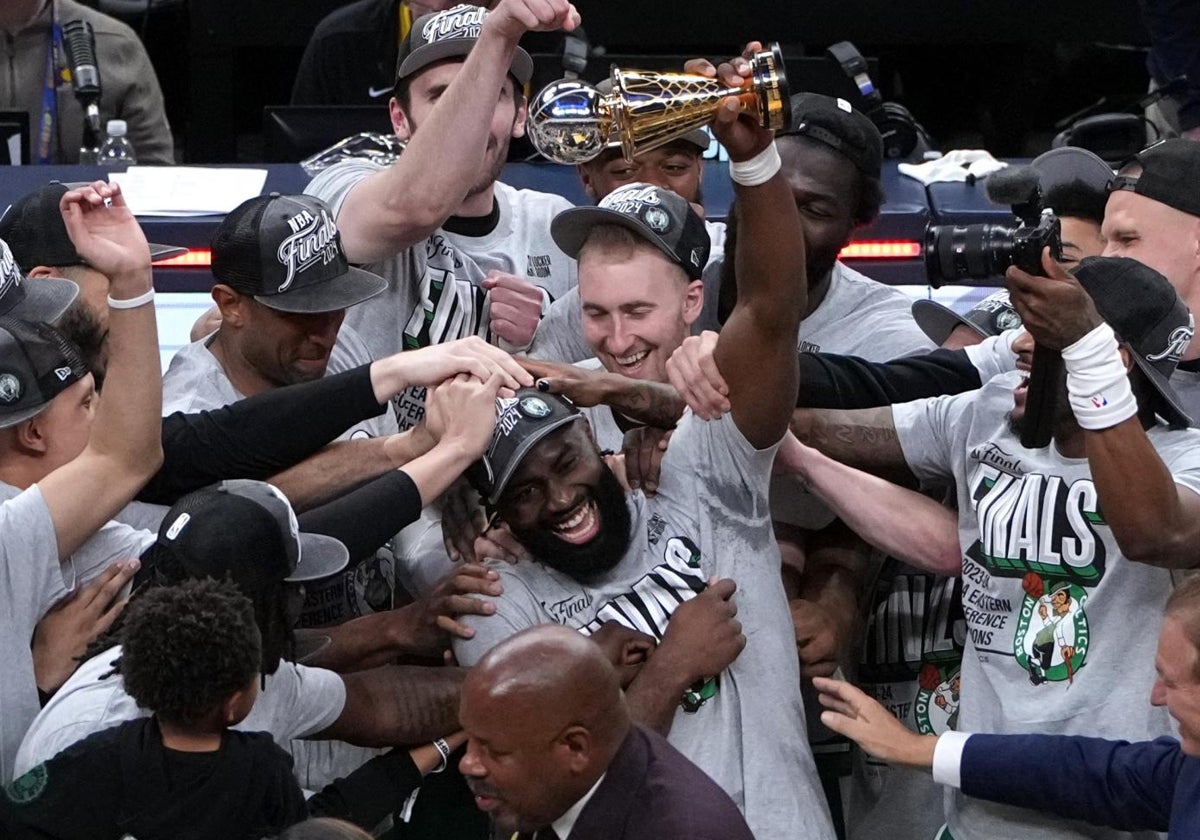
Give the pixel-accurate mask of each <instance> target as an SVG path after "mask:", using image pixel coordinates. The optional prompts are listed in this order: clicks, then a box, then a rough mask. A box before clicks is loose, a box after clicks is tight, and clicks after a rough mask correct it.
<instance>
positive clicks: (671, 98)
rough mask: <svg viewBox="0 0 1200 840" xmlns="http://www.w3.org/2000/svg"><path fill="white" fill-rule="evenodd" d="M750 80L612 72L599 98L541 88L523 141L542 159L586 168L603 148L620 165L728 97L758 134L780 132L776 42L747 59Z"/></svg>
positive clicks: (784, 93)
mask: <svg viewBox="0 0 1200 840" xmlns="http://www.w3.org/2000/svg"><path fill="white" fill-rule="evenodd" d="M750 70H751V76H750V78H749V79H747V80H746V84H745V85H744V86H741V87H729V86H727V85H726V84H724V83H723V82H722V81H721V80H720V79H710V78H708V77H707V76H697V75H693V74H691V73H656V72H652V71H643V70H621V69H619V68H617V67H614V68H613V69H612V89H611V91H609V92H606V93H601V92H600V91H598V90H597V89H596V88H594V87H593V86H591V85H589V84H586V83H584V82H578V81H572V80H569V79H563V80H562V81H559V82H554V83H553V84H551V85H547V86H546V87H545V88H543V89H542V91H541V92H540V93H539V94H538V95H537V96H536V97H534V99H533V102H532V103H531V104H530V106H529V121H528V129H529V139H530V140H531V141H532V142H533V145H534V146H535V147H536V148H537V150H538V151H539V152H541V153H542V154H543V155H545V156H546V157H548V158H550V160H553V161H556V162H558V163H565V164H574V163H586V162H587V161H589V160H591V159H592V158H594V157H596V156H597V155H598V154H600V153H601V152H602V151H604V149H605V147H607V146H609V145H620V147H621V153H622V155H623V156H624V158H625V160H627V161H631V162H632V161H633V158H634V156H635V155H639V154H641V153H642V152H646V151H649V150H650V149H654V148H657V147H658V146H661V145H663V144H664V143H669V142H670V141H671V140H674V139H675V138H676V137H680V136H682V135H684V134H687V133H688V132H689V131H691V130H693V129H696V128H699V127H701V126H703V125H707V124H708V123H710V122H712V120H713V116H714V115H715V113H716V110H717V107H718V106H719V105H720V103H721V100H723V99H725V98H726V97H729V96H736V97H737V99H738V101H739V102H740V103H741V106H742V112H743V113H750V114H756V115H757V116H758V119H759V121H760V122H761V123H762V125H763V127H764V128H769V129H772V130H774V131H778V130H780V129H786V128H788V126H789V124H790V122H791V107H790V106H789V104H788V85H787V76H786V75H785V73H784V69H783V54H782V53H781V52H780V49H779V44H771V46H770V48H769V49H767V50H763V51H762V52H758V53H755V54H754V56H753V57H752V58H751V59H750Z"/></svg>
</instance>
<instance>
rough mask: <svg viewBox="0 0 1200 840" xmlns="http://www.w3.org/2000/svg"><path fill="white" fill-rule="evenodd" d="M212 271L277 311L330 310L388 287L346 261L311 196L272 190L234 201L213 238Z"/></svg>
mask: <svg viewBox="0 0 1200 840" xmlns="http://www.w3.org/2000/svg"><path fill="white" fill-rule="evenodd" d="M212 273H213V277H215V278H216V279H217V282H218V283H224V284H226V285H228V286H230V287H231V288H233V289H234V290H236V291H238V292H240V293H241V294H244V295H250V296H251V297H253V298H254V299H255V300H256V301H258V302H259V303H261V304H263V305H264V306H269V307H271V308H272V309H277V310H279V311H280V312H301V313H313V312H334V311H336V310H338V309H345V308H346V307H349V306H353V305H354V304H356V303H362V302H363V301H364V300H369V299H370V298H373V297H375V296H376V295H378V294H380V293H382V292H383V290H384V289H386V288H387V281H386V280H384V279H383V278H382V277H379V276H378V275H375V274H372V273H371V272H369V271H363V270H362V269H360V268H354V267H352V266H351V265H350V263H349V261H347V259H346V252H345V251H343V250H342V238H341V234H339V233H338V229H337V225H335V224H334V223H333V215H332V214H331V213H330V212H329V208H327V207H326V206H325V203H324V202H323V201H321V200H320V199H319V198H315V197H313V196H311V195H280V194H279V193H271V194H270V195H259V196H255V197H254V198H251V199H249V200H248V201H243V202H242V203H241V204H239V205H238V206H237V207H235V208H233V210H232V211H231V212H230V213H229V215H228V216H226V217H225V220H224V221H223V222H221V226H220V227H219V228H217V235H216V236H215V237H213V242H212Z"/></svg>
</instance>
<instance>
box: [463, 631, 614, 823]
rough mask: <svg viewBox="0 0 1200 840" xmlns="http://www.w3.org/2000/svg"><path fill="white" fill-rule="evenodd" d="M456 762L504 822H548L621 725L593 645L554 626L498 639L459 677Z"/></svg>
mask: <svg viewBox="0 0 1200 840" xmlns="http://www.w3.org/2000/svg"><path fill="white" fill-rule="evenodd" d="M459 717H460V719H461V721H462V725H463V729H465V730H466V732H467V735H468V742H467V753H466V755H465V756H464V757H463V759H462V762H461V763H460V765H459V767H460V769H461V770H462V773H463V775H464V776H465V777H466V779H467V784H468V785H469V786H470V787H471V789H472V791H473V792H474V793H475V797H476V804H477V805H478V806H479V807H480V808H482V809H484V810H486V811H488V812H489V813H490V814H491V816H492V818H493V820H494V821H495V822H496V823H497V824H498V825H500V826H501V827H502V828H504V829H506V830H513V831H533V830H537V829H539V828H543V827H545V826H547V825H549V824H550V823H551V822H553V821H554V820H556V819H558V817H560V816H562V814H563V813H565V812H566V810H567V809H568V808H570V807H571V805H572V804H574V803H575V802H576V801H578V800H579V799H580V798H581V797H582V796H583V794H584V793H586V792H587V791H588V789H590V788H591V787H592V785H593V784H595V782H596V780H597V779H599V778H600V776H601V775H602V774H603V773H604V772H605V770H607V768H608V765H609V764H610V763H611V762H612V759H613V756H615V755H616V753H617V750H618V749H619V748H620V746H621V743H622V741H624V739H625V736H626V735H627V734H628V732H629V727H630V723H629V712H628V710H627V709H626V707H625V699H624V696H623V695H622V694H621V686H620V682H619V679H618V676H617V672H616V670H615V669H614V668H613V666H612V665H611V664H610V663H609V662H608V660H607V658H606V657H605V655H604V653H603V652H602V650H601V649H600V646H599V645H597V644H595V643H594V642H592V641H591V640H589V639H588V638H586V637H585V636H583V635H581V634H579V633H578V632H576V631H574V630H569V629H567V628H565V627H560V626H558V625H542V626H539V627H533V628H530V629H528V630H525V631H523V632H521V633H518V634H517V635H515V636H513V637H511V638H509V639H507V640H506V641H504V642H502V643H501V644H499V645H497V646H496V647H495V648H493V649H492V650H491V651H489V652H488V654H487V655H486V656H485V657H484V658H483V659H482V660H480V662H479V664H477V665H476V666H475V667H474V668H473V669H472V670H471V672H470V673H469V674H468V675H467V678H466V680H465V681H464V682H463V687H462V702H461V703H460V704H459Z"/></svg>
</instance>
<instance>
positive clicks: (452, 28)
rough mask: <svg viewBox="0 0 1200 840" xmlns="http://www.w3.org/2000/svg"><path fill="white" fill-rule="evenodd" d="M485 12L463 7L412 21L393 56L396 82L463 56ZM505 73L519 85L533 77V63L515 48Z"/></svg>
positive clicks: (478, 28)
mask: <svg viewBox="0 0 1200 840" xmlns="http://www.w3.org/2000/svg"><path fill="white" fill-rule="evenodd" d="M487 16H488V10H487V9H485V8H483V7H482V6H473V5H470V4H467V3H463V4H460V5H458V6H454V7H453V8H450V9H446V10H444V11H441V12H428V13H427V14H423V15H421V16H420V17H419V18H417V19H416V20H414V21H413V24H412V28H411V29H409V30H408V34H407V35H406V36H404V40H403V41H401V42H400V52H399V54H398V55H397V56H396V79H397V81H399V80H400V79H404V78H407V77H408V76H411V75H412V74H413V73H416V72H417V71H418V70H421V69H422V68H424V67H427V66H428V65H430V64H433V63H434V62H435V61H441V60H442V59H444V58H457V57H460V56H465V55H466V54H467V53H469V52H470V51H471V48H472V47H474V46H475V42H476V41H478V40H479V35H480V33H481V32H482V31H483V22H484V20H486V19H487ZM508 72H509V73H511V74H512V75H513V76H514V77H516V79H517V81H518V82H520V83H521V84H522V85H527V84H529V79H530V77H532V76H533V59H532V58H530V57H529V53H527V52H525V50H523V49H521V48H520V47H517V48H516V49H515V50H513V57H512V61H510V62H509V65H508Z"/></svg>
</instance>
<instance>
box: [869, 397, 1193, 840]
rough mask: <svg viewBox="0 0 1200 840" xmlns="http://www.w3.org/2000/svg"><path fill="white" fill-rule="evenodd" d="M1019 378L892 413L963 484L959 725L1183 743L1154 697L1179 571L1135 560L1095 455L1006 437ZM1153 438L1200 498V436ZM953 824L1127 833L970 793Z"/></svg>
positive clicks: (1156, 431)
mask: <svg viewBox="0 0 1200 840" xmlns="http://www.w3.org/2000/svg"><path fill="white" fill-rule="evenodd" d="M1020 379H1021V376H1020V374H1008V375H1005V376H999V377H996V378H994V379H992V380H991V381H990V382H988V383H987V384H985V385H984V386H983V388H981V389H980V390H979V391H975V392H970V393H966V394H959V395H956V396H952V397H938V398H935V399H931V400H920V401H917V402H912V403H905V404H902V405H896V406H893V408H892V413H893V416H894V418H895V423H896V430H897V432H898V434H899V439H900V443H901V446H902V447H903V449H904V456H905V459H906V460H907V461H908V464H909V466H910V467H911V468H912V469H913V472H914V473H915V474H916V475H917V477H918V478H920V479H921V480H922V481H928V482H934V483H940V484H945V483H947V482H948V481H950V480H953V481H954V483H955V486H956V488H957V494H958V510H959V541H960V543H961V545H962V550H963V567H962V568H963V572H962V574H963V584H962V595H963V613H964V616H965V619H966V623H967V632H968V636H967V643H966V649H965V651H964V654H963V665H962V701H961V704H960V706H959V728H960V729H961V730H963V731H966V732H989V733H992V732H994V733H1017V732H1047V733H1053V734H1061V735H1091V736H1097V737H1102V738H1116V739H1125V740H1130V741H1142V740H1149V739H1152V738H1155V737H1158V736H1160V735H1166V734H1169V733H1170V732H1171V723H1170V718H1169V716H1168V715H1167V712H1166V709H1163V708H1156V707H1152V706H1151V705H1150V704H1149V702H1148V700H1149V693H1150V688H1151V686H1152V685H1153V683H1154V679H1155V672H1154V656H1155V647H1156V643H1157V638H1158V632H1159V629H1160V627H1161V624H1162V607H1163V604H1164V603H1165V602H1166V599H1167V597H1168V595H1170V592H1171V587H1172V578H1171V574H1170V572H1169V571H1168V570H1165V569H1158V568H1155V567H1153V566H1148V565H1146V564H1143V563H1134V562H1130V561H1129V560H1127V559H1126V558H1125V557H1124V556H1122V554H1121V551H1120V548H1119V547H1118V546H1117V544H1116V541H1115V539H1114V538H1113V535H1112V531H1111V530H1110V529H1109V527H1108V525H1107V524H1106V522H1105V520H1104V514H1103V511H1101V510H1100V508H1099V502H1098V498H1097V494H1096V488H1095V485H1094V484H1093V482H1092V478H1091V471H1090V469H1089V467H1088V462H1087V460H1086V459H1078V458H1066V457H1063V456H1062V455H1061V454H1059V452H1058V450H1057V449H1056V448H1055V446H1054V444H1053V443H1052V444H1051V445H1050V446H1049V447H1046V448H1044V449H1039V450H1029V449H1024V448H1023V447H1022V446H1021V445H1020V441H1019V439H1018V438H1017V436H1016V435H1015V434H1014V433H1013V432H1012V431H1011V430H1010V429H1009V427H1008V413H1009V411H1010V410H1011V408H1012V404H1013V400H1012V390H1013V388H1014V386H1015V385H1016V384H1017V383H1018V382H1019V381H1020ZM1147 434H1148V437H1149V438H1150V442H1151V444H1152V445H1153V446H1154V448H1155V450H1156V451H1157V452H1158V454H1159V456H1160V457H1161V458H1162V460H1163V462H1164V463H1165V464H1166V466H1167V468H1168V469H1169V470H1170V472H1171V474H1172V476H1173V477H1174V479H1175V481H1176V483H1178V484H1179V485H1181V486H1182V487H1184V488H1187V489H1188V490H1191V491H1193V492H1200V431H1196V430H1192V429H1188V430H1184V431H1170V430H1168V429H1167V428H1166V427H1165V426H1155V427H1153V428H1151V429H1150V430H1149V431H1148V432H1147ZM947 818H948V823H949V826H950V830H951V831H952V832H953V834H954V836H955V837H956V838H958V840H984V838H994V837H1021V838H1031V840H1043V839H1044V840H1051V838H1054V840H1062V838H1083V837H1089V838H1116V837H1125V836H1128V835H1124V834H1122V833H1120V832H1112V831H1107V830H1102V829H1097V828H1092V827H1085V826H1083V825H1082V824H1080V823H1068V822H1066V821H1064V820H1057V819H1054V818H1053V817H1049V816H1045V815H1041V814H1035V813H1034V812H1032V811H1028V810H1021V809H1016V808H1010V807H1007V806H1000V805H992V804H989V803H984V802H982V801H980V800H976V799H971V798H970V797H965V796H963V795H962V794H961V793H959V792H957V791H953V792H950V793H948V794H947Z"/></svg>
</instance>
